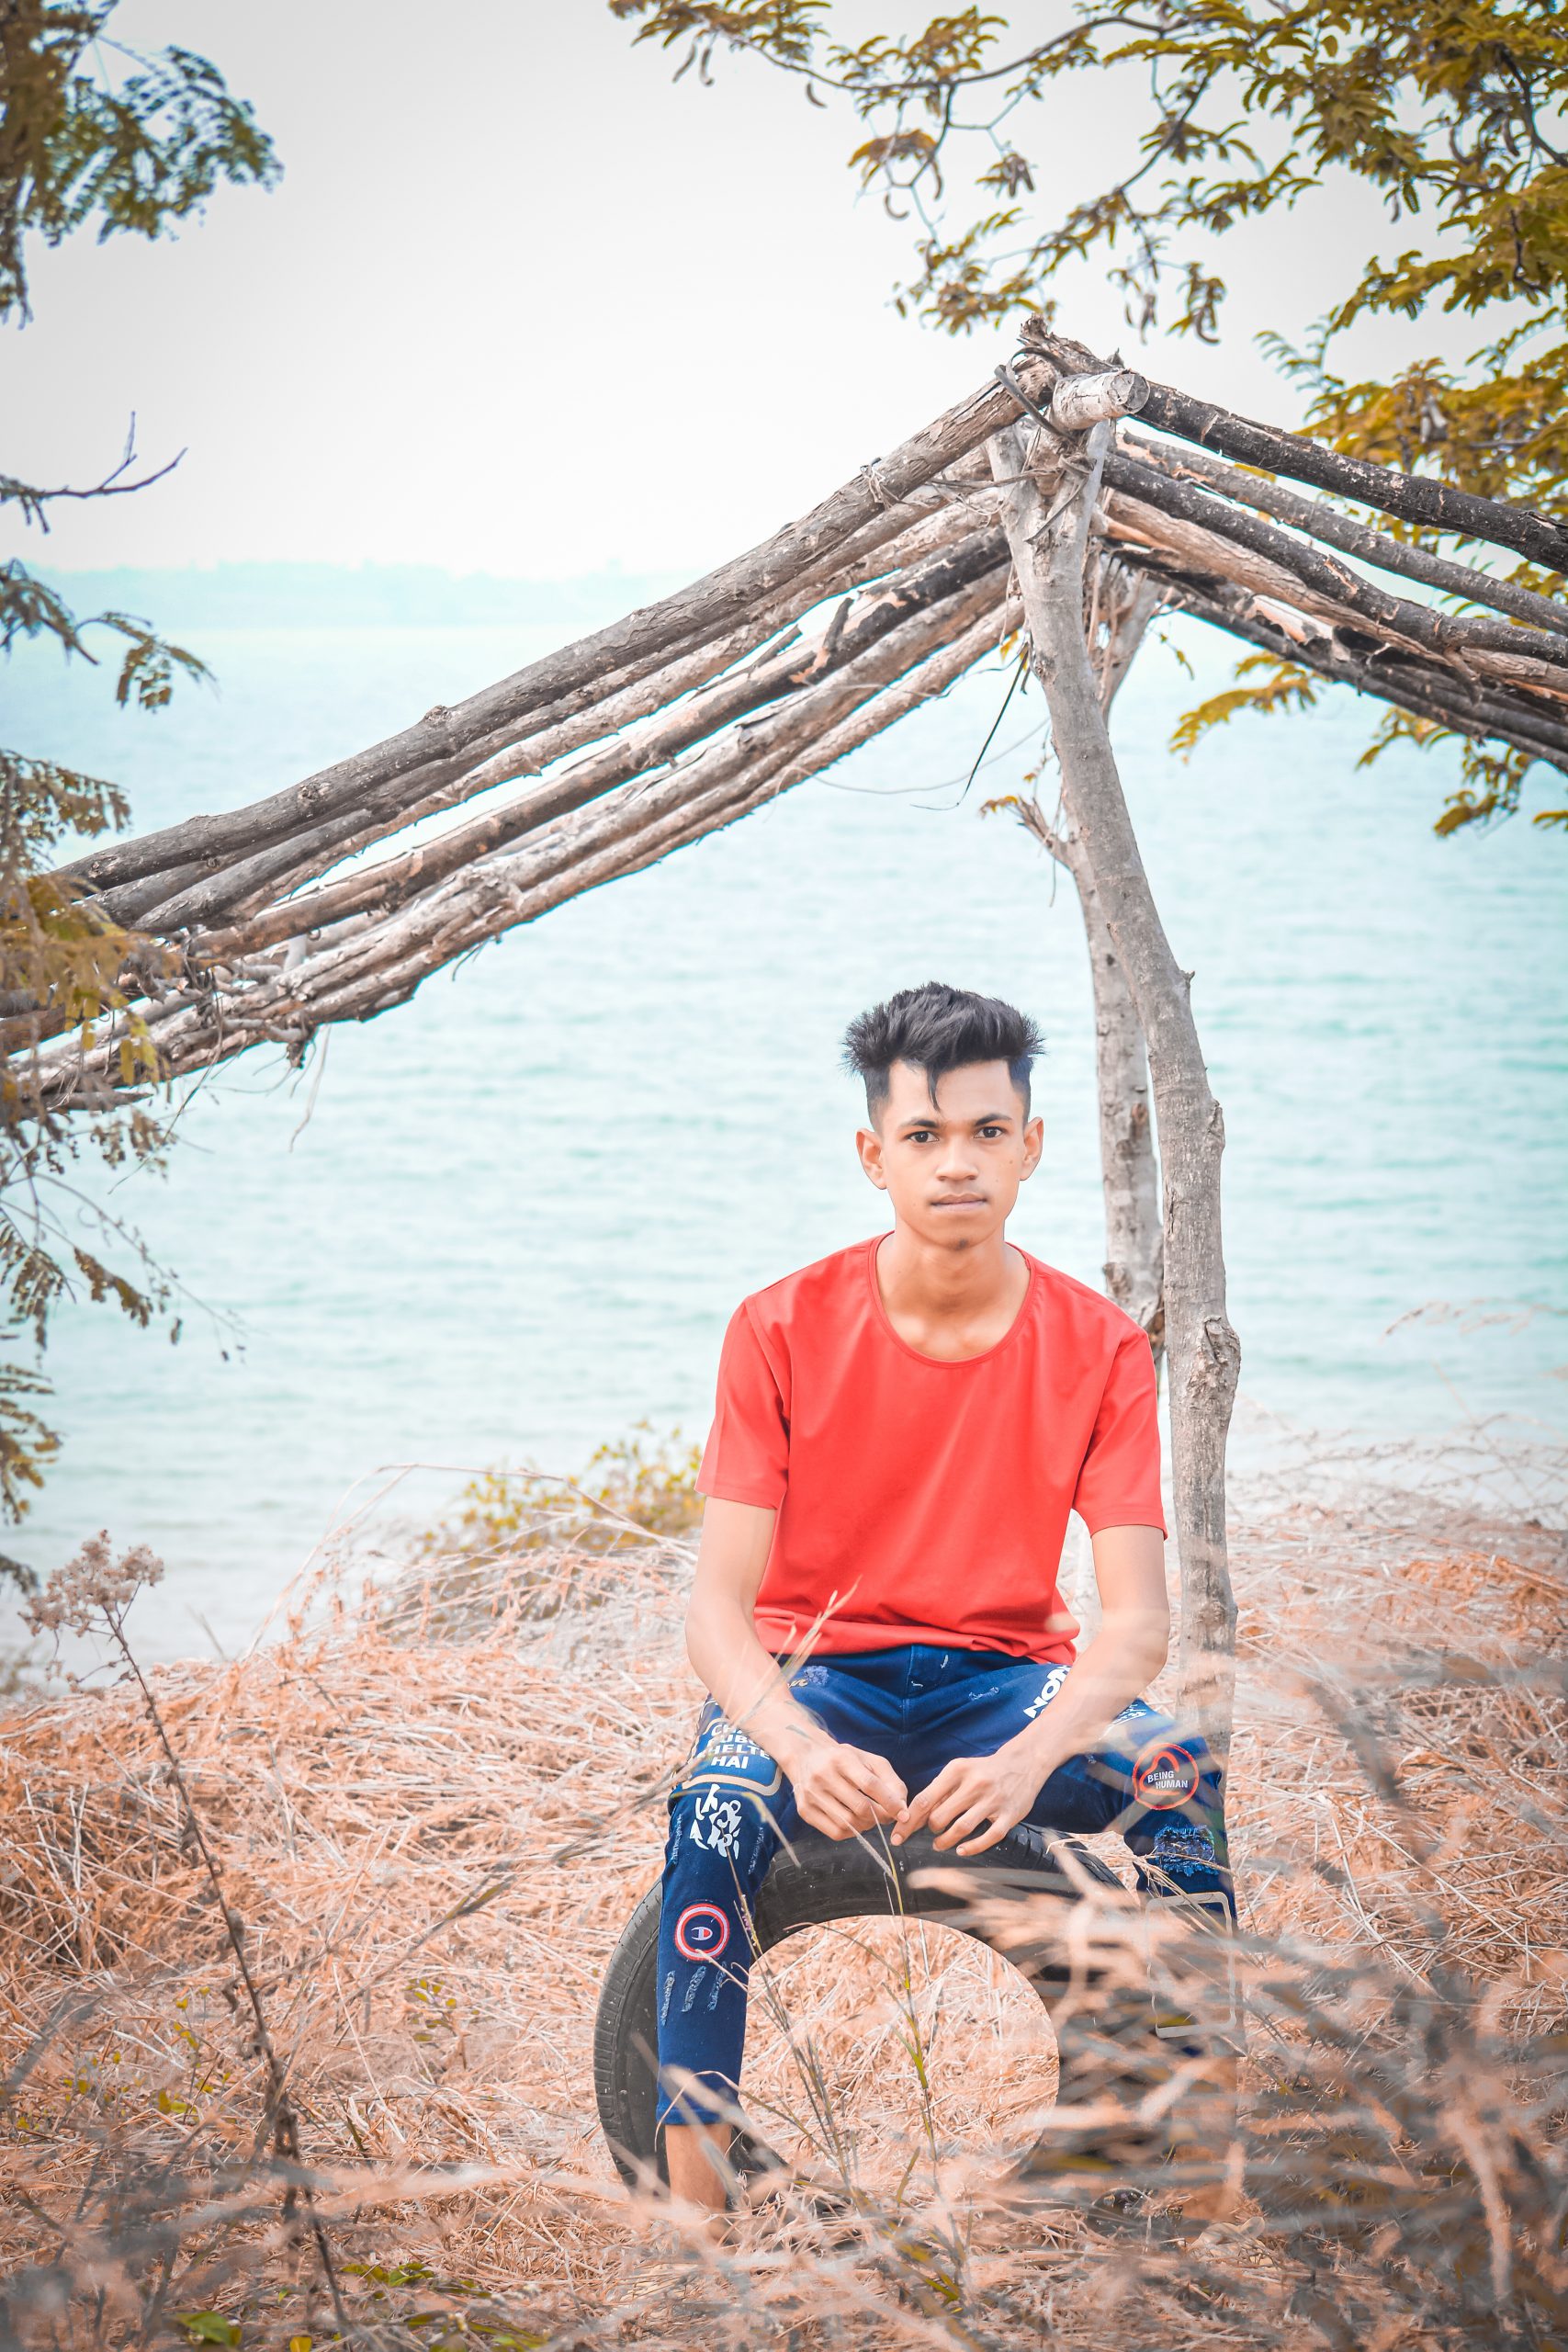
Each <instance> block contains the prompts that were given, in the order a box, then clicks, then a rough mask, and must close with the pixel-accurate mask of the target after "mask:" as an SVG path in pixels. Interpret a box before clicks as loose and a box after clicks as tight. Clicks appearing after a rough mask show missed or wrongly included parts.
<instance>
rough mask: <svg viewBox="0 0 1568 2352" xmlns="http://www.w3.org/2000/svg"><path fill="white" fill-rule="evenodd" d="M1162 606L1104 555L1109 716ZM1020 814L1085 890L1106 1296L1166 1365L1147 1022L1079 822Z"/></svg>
mask: <svg viewBox="0 0 1568 2352" xmlns="http://www.w3.org/2000/svg"><path fill="white" fill-rule="evenodd" d="M1158 605H1159V591H1158V589H1157V588H1156V587H1155V586H1154V585H1153V583H1152V582H1150V581H1148V580H1147V579H1146V578H1145V577H1142V576H1138V575H1134V577H1133V578H1132V579H1128V578H1127V576H1126V575H1125V574H1123V573H1120V572H1119V571H1118V568H1117V567H1116V566H1115V565H1114V564H1113V563H1112V562H1111V560H1110V559H1109V558H1107V557H1106V556H1105V555H1103V554H1101V555H1100V556H1099V558H1098V559H1097V567H1096V575H1095V592H1094V596H1093V599H1092V604H1091V609H1090V613H1089V619H1088V622H1087V624H1086V627H1087V630H1088V636H1089V660H1090V662H1091V664H1092V665H1093V668H1094V672H1095V676H1096V679H1097V682H1098V685H1099V692H1100V708H1101V709H1102V710H1103V711H1104V712H1105V713H1106V716H1107V717H1108V718H1109V716H1110V711H1111V703H1112V702H1113V700H1114V699H1115V695H1116V691H1117V688H1118V687H1119V686H1120V685H1121V684H1122V680H1123V678H1124V677H1125V676H1126V674H1127V672H1128V670H1129V669H1130V668H1131V666H1132V662H1133V659H1134V655H1135V654H1136V652H1137V650H1138V647H1139V645H1140V644H1141V642H1142V640H1143V636H1144V632H1145V629H1146V628H1147V627H1148V624H1149V622H1150V621H1151V620H1152V619H1153V617H1154V615H1155V613H1156V610H1157V608H1158ZM1102 632H1103V637H1102V634H1101V633H1102ZM1018 813H1019V818H1020V821H1021V823H1022V824H1023V825H1024V826H1025V827H1026V829H1027V830H1028V831H1030V832H1032V834H1033V835H1034V837H1035V839H1036V840H1037V841H1039V842H1043V844H1044V846H1045V847H1046V848H1047V849H1048V850H1049V851H1050V853H1051V854H1052V856H1053V857H1054V858H1055V860H1056V862H1057V864H1058V865H1062V866H1065V867H1066V870H1067V872H1068V873H1069V874H1070V875H1071V876H1072V877H1073V886H1074V888H1075V889H1076V890H1077V898H1078V907H1079V910H1080V911H1081V913H1082V915H1083V927H1084V943H1085V944H1086V946H1087V947H1088V950H1089V977H1090V981H1091V984H1092V987H1093V990H1094V1063H1095V1086H1096V1098H1097V1103H1098V1110H1099V1125H1100V1180H1101V1182H1102V1184H1103V1187H1104V1193H1105V1261H1104V1271H1105V1288H1106V1292H1107V1295H1109V1296H1110V1297H1111V1298H1113V1299H1114V1300H1115V1302H1116V1304H1117V1306H1120V1307H1121V1308H1122V1310H1123V1312H1124V1313H1126V1314H1128V1315H1130V1316H1131V1317H1133V1320H1134V1323H1139V1324H1141V1325H1142V1326H1143V1328H1144V1329H1145V1331H1146V1332H1147V1333H1148V1335H1149V1345H1150V1346H1151V1347H1152V1348H1153V1350H1154V1353H1155V1362H1156V1364H1160V1363H1163V1361H1164V1357H1165V1293H1164V1280H1163V1272H1164V1255H1165V1251H1164V1236H1163V1233H1162V1230H1161V1219H1160V1197H1159V1171H1158V1169H1157V1168H1156V1163H1155V1139H1154V1122H1153V1116H1152V1105H1151V1103H1150V1100H1149V1064H1148V1054H1147V1051H1146V1049H1145V1045H1144V1031H1143V1024H1142V1023H1141V1022H1140V1021H1139V1019H1138V1009H1137V1006H1136V1005H1135V1004H1134V1001H1133V992H1132V990H1131V989H1130V988H1129V987H1128V985H1127V977H1126V974H1125V973H1124V972H1123V971H1122V967H1121V964H1120V962H1119V961H1118V959H1117V955H1116V950H1115V947H1114V945H1113V944H1112V942H1111V931H1110V926H1109V925H1108V924H1107V922H1106V920H1105V913H1104V910H1103V909H1102V907H1101V906H1100V893H1099V891H1098V890H1097V889H1096V888H1095V887H1094V874H1093V871H1092V869H1091V868H1090V865H1089V856H1088V853H1087V851H1086V850H1085V847H1084V842H1083V836H1082V833H1081V832H1080V831H1079V829H1078V825H1077V820H1076V819H1075V818H1072V817H1069V816H1068V815H1067V814H1066V810H1065V809H1064V810H1063V812H1062V815H1061V817H1060V820H1059V821H1057V822H1055V823H1053V822H1052V820H1050V819H1049V818H1048V817H1047V816H1046V814H1045V812H1044V810H1043V808H1042V807H1041V805H1040V802H1039V801H1038V800H1037V799H1035V800H1026V801H1024V802H1022V803H1021V805H1020V807H1019V811H1018Z"/></svg>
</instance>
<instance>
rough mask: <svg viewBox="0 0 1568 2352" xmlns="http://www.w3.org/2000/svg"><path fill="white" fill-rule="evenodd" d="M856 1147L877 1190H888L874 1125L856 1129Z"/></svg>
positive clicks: (881, 1191)
mask: <svg viewBox="0 0 1568 2352" xmlns="http://www.w3.org/2000/svg"><path fill="white" fill-rule="evenodd" d="M855 1149H856V1150H857V1151H858V1152H859V1154H860V1164H861V1166H862V1167H863V1169H864V1170H865V1172H866V1174H867V1175H868V1176H869V1177H870V1179H871V1181H872V1182H873V1183H874V1185H875V1187H876V1189H877V1191H878V1192H879V1193H885V1192H886V1190H887V1170H886V1168H885V1167H884V1166H883V1164H882V1137H881V1136H879V1135H878V1134H877V1132H876V1129H875V1128H874V1127H857V1128H856V1129H855ZM1036 1156H1037V1157H1038V1155H1036Z"/></svg>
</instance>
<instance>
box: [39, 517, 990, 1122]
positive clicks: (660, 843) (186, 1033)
mask: <svg viewBox="0 0 1568 2352" xmlns="http://www.w3.org/2000/svg"><path fill="white" fill-rule="evenodd" d="M1006 576H1007V566H1006V563H1005V561H1004V562H1003V563H1002V564H1000V565H998V567H996V568H995V569H994V570H993V571H991V572H990V573H988V574H987V575H984V576H982V577H981V578H979V579H977V580H976V581H975V582H972V583H970V584H969V585H967V586H966V587H964V588H963V589H961V590H960V592H959V593H958V594H955V595H953V596H950V597H948V598H947V599H946V600H945V601H944V602H942V603H941V604H938V605H934V606H931V607H929V608H925V609H921V610H918V611H916V612H914V613H913V614H911V615H910V616H908V617H906V618H905V619H903V620H902V621H901V622H900V623H899V624H898V625H897V627H895V628H893V629H892V630H891V631H889V632H888V634H887V635H886V637H884V638H883V639H881V641H880V642H878V643H876V644H874V645H872V646H871V647H869V648H868V649H867V650H865V651H863V653H862V654H860V655H859V656H858V657H857V659H856V660H855V661H854V662H851V663H850V664H848V665H846V667H845V668H843V669H842V670H840V671H836V672H833V673H829V674H828V675H826V676H824V677H822V678H820V679H819V680H818V682H817V683H816V684H813V685H811V686H809V687H807V688H805V689H803V690H802V691H801V692H800V693H799V695H796V696H795V697H792V698H791V699H790V700H789V701H787V702H785V703H784V704H783V705H782V706H780V707H778V708H776V709H775V710H773V711H770V712H768V713H767V714H765V715H764V716H763V718H761V719H759V720H753V721H751V722H750V723H748V724H743V725H740V726H738V727H737V728H735V729H732V730H731V731H730V733H729V734H728V735H727V736H725V737H722V738H720V739H718V740H717V741H714V742H711V743H709V744H708V745H707V746H706V747H705V749H704V750H703V751H702V752H700V753H698V754H697V755H696V756H695V757H694V759H692V760H691V761H689V762H687V763H684V764H683V765H682V766H680V767H678V768H675V769H672V770H671V771H670V772H669V773H668V774H667V775H665V776H664V777H663V778H660V779H655V780H653V781H651V782H634V783H632V784H628V785H626V786H622V787H621V788H620V790H619V791H617V792H615V793H612V794H610V795H607V796H606V797H604V799H602V800H600V801H598V802H596V803H594V804H592V806H590V807H588V808H585V809H581V810H579V811H577V812H576V813H575V814H574V815H572V816H571V817H569V818H567V819H565V820H562V821H561V822H560V823H559V824H558V825H556V826H553V827H551V828H549V829H548V830H547V833H546V834H544V835H541V836H538V837H536V838H535V839H532V840H530V841H529V842H526V843H525V844H524V845H523V846H522V847H520V848H517V849H514V850H511V851H509V852H505V853H503V854H499V855H496V856H492V857H490V858H488V859H484V860H481V861H479V863H478V864H476V865H470V866H468V868H466V869H465V870H464V871H463V872H462V873H461V874H459V875H457V876H454V877H452V878H450V879H449V880H447V881H446V883H445V884H443V885H440V886H438V887H437V888H434V890H431V891H428V892H426V893H425V894H424V895H423V897H422V898H421V899H419V900H417V901H416V902H415V903H414V904H413V905H412V906H411V907H409V908H407V909H405V910H400V911H399V912H397V913H395V914H393V915H391V916H389V917H388V918H385V919H383V920H381V921H380V922H371V921H369V919H368V918H365V917H361V918H358V919H355V920H354V921H352V922H351V923H350V924H347V925H344V927H343V931H344V933H347V934H348V935H346V936H344V935H342V934H340V935H339V937H337V938H336V939H334V940H333V942H332V943H331V944H329V945H327V946H326V947H325V948H324V950H322V951H318V952H316V953H314V954H310V955H308V956H305V957H304V958H303V959H301V960H300V961H299V962H297V963H293V964H281V963H276V962H268V961H266V960H265V959H264V960H263V961H262V962H261V963H260V964H259V965H257V964H256V962H255V961H254V959H251V961H250V963H249V967H248V973H249V974H252V975H254V978H253V979H252V980H251V984H250V986H249V987H242V986H240V985H239V982H240V980H241V979H242V978H245V977H247V973H246V971H245V970H244V969H243V968H242V967H241V959H238V958H237V959H236V963H235V965H234V966H225V967H220V970H219V971H217V972H216V973H214V974H213V975H212V976H210V977H209V979H208V980H207V981H205V982H204V983H198V984H197V987H196V988H195V989H185V990H182V991H176V992H172V993H171V994H170V995H169V996H168V997H167V998H165V999H164V1000H163V1001H161V1002H160V1003H157V1004H154V1005H152V1006H144V1007H142V1008H141V1013H142V1017H143V1019H144V1020H145V1021H146V1022H147V1024H148V1027H149V1030H150V1033H151V1035H152V1040H153V1043H154V1045H155V1046H156V1049H157V1051H158V1054H159V1059H160V1065H161V1067H162V1068H163V1069H164V1071H165V1072H166V1073H167V1074H168V1075H171V1076H175V1075H179V1074H181V1073H183V1072H186V1071H189V1070H194V1069H201V1068H204V1067H206V1066H207V1065H209V1063H210V1062H212V1061H214V1060H219V1059H226V1058H229V1057H231V1056H232V1055H233V1054H236V1053H239V1052H243V1051H244V1050H245V1049H246V1048H247V1047H248V1046H251V1045H254V1044H256V1043H258V1042H263V1041H265V1040H273V1041H276V1042H280V1043H283V1044H285V1045H287V1046H289V1047H290V1049H291V1050H294V1051H298V1050H299V1048H300V1047H301V1046H303V1044H304V1043H305V1042H306V1041H308V1039H309V1037H310V1035H311V1034H312V1033H313V1031H314V1030H315V1029H316V1028H317V1027H319V1026H321V1025H322V1024H324V1023H327V1022H329V1021H336V1020H344V1019H366V1018H370V1017H372V1016H373V1015H374V1013H375V1012H378V1011H380V1010H384V1009H386V1007H387V1006H388V1005H389V1004H390V1003H393V1002H398V1001H402V1000H403V998H404V997H406V995H407V994H409V993H410V992H412V988H413V987H414V986H416V985H417V983H418V980H419V979H420V978H423V977H425V976H426V975H427V974H428V973H429V972H430V971H433V970H435V969H438V968H439V967H441V966H442V965H444V964H446V963H450V962H451V961H452V960H453V959H454V958H455V957H456V956H459V955H461V954H463V953H465V952H467V950H468V949H469V948H470V947H472V946H475V945H477V944H482V942H483V941H484V940H486V939H489V938H492V937H495V936H497V935H499V934H500V933H502V932H503V931H505V930H508V929H510V928H512V927H513V924H514V923H516V922H523V921H531V920H533V919H534V916H535V914H536V913H537V912H540V911H544V910H546V907H547V905H554V904H558V903H559V902H560V900H561V899H563V898H566V897H571V896H575V895H577V894H578V893H579V892H580V891H581V890H582V889H585V888H592V887H593V883H594V878H595V877H596V876H598V877H599V878H607V875H608V873H609V872H611V871H615V872H619V871H622V870H632V867H631V865H627V864H626V860H627V859H628V858H631V859H632V860H633V863H634V864H635V863H648V862H650V860H651V858H652V857H653V856H655V855H661V854H665V851H666V850H667V849H668V848H669V847H670V846H671V845H672V844H676V843H678V842H680V841H682V840H684V839H686V838H688V837H689V835H690V837H694V835H691V833H690V829H691V828H693V827H695V828H696V831H698V832H700V831H708V830H712V827H713V824H714V823H715V822H716V821H717V819H716V815H715V811H716V809H724V808H728V807H730V806H732V805H733V804H735V803H737V802H738V801H744V800H745V799H746V797H747V796H748V795H752V796H755V795H756V794H758V793H760V792H761V791H762V790H763V789H764V787H765V786H766V783H767V778H768V776H769V775H773V774H774V772H775V771H776V770H777V769H778V768H779V767H780V765H781V763H785V762H789V761H794V762H795V763H800V764H799V769H798V772H799V774H800V775H807V774H813V773H816V771H817V769H818V767H819V766H820V765H821V764H823V763H825V761H826V760H828V759H830V758H837V757H840V756H841V754H842V752H843V750H845V749H847V748H850V747H851V746H852V743H853V742H854V741H863V740H864V737H865V736H866V735H867V734H870V733H873V732H875V731H876V729H877V728H878V727H880V726H885V725H888V724H891V723H892V721H893V720H894V719H895V718H897V717H898V716H900V715H901V714H902V713H903V711H905V710H907V709H908V708H910V707H913V704H914V703H915V702H916V701H917V700H919V699H922V698H924V696H925V695H929V694H931V693H934V692H938V691H941V690H942V686H943V685H944V684H945V683H947V682H949V681H950V680H951V678H952V677H953V676H956V675H957V674H959V672H960V670H961V669H962V668H965V667H967V666H968V665H969V664H970V663H971V662H974V661H975V660H976V659H978V658H979V657H980V655H981V654H982V653H983V652H984V651H985V650H987V648H989V647H991V646H994V645H995V644H996V642H997V640H998V633H999V631H1000V629H1001V628H1002V626H1003V623H1004V617H1005V616H1004V605H1003V597H1002V590H1003V586H1004V583H1005V581H1006ZM943 649H946V654H945V655H944V653H943ZM933 655H934V656H941V657H942V659H941V660H940V661H938V662H935V663H933V662H932V656H933ZM954 663H956V666H953V665H954ZM920 664H927V665H928V666H927V667H925V668H921V667H920V666H919V665H920ZM862 705H874V706H875V707H874V708H873V709H867V710H865V711H862V710H861V708H860V706H862ZM814 743H815V750H813V748H812V747H813V744H814ZM788 780H789V781H794V780H796V779H795V777H794V776H791V777H790V778H789V779H788ZM775 788H777V789H783V788H784V785H783V784H780V783H777V780H776V776H775ZM738 813H740V811H739V810H738ZM606 861H608V864H607V865H606ZM125 1026H126V1023H125V1021H124V1020H123V1019H122V1020H120V1021H118V1022H116V1023H108V1024H106V1025H105V1026H104V1027H103V1028H102V1029H101V1030H100V1032H99V1035H98V1036H97V1037H96V1041H95V1044H94V1046H92V1048H91V1049H90V1050H89V1052H88V1053H87V1055H86V1056H85V1057H84V1056H82V1055H81V1054H80V1051H79V1049H78V1046H77V1041H76V1039H75V1038H74V1037H62V1038H57V1039H55V1040H54V1041H53V1042H52V1044H51V1046H46V1047H43V1048H41V1049H40V1052H39V1057H38V1061H39V1066H40V1068H41V1069H42V1070H43V1072H44V1082H45V1091H46V1092H47V1095H48V1098H49V1099H50V1100H51V1102H52V1103H56V1104H58V1105H60V1106H62V1107H65V1106H68V1105H69V1103H71V1102H72V1101H73V1099H81V1098H82V1097H83V1095H84V1094H85V1093H87V1092H89V1091H91V1089H92V1088H93V1087H94V1086H100V1087H101V1086H103V1085H104V1084H105V1083H106V1081H108V1080H112V1076H113V1073H114V1071H115V1070H116V1069H117V1068H118V1037H119V1035H120V1034H121V1033H122V1031H123V1029H124V1027H125Z"/></svg>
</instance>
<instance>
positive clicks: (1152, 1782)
mask: <svg viewBox="0 0 1568 2352" xmlns="http://www.w3.org/2000/svg"><path fill="white" fill-rule="evenodd" d="M1202 1777H1203V1776H1202V1774H1201V1772H1200V1770H1198V1766H1197V1762H1196V1760H1195V1758H1193V1757H1192V1755H1191V1754H1190V1751H1189V1750H1188V1749H1187V1748H1185V1747H1176V1746H1175V1745H1174V1744H1173V1745H1172V1746H1170V1747H1156V1749H1155V1750H1154V1751H1153V1753H1152V1754H1151V1755H1147V1756H1140V1757H1139V1758H1138V1761H1137V1762H1136V1763H1135V1764H1134V1767H1133V1793H1134V1796H1135V1797H1136V1798H1137V1800H1138V1803H1139V1804H1143V1805H1147V1807H1148V1808H1149V1811H1150V1812H1151V1813H1163V1812H1165V1811H1166V1809H1167V1807H1168V1806H1170V1805H1178V1804H1186V1803H1187V1801H1188V1799H1189V1798H1190V1797H1194V1796H1196V1795H1197V1793H1198V1786H1199V1783H1200V1781H1201V1779H1202Z"/></svg>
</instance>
